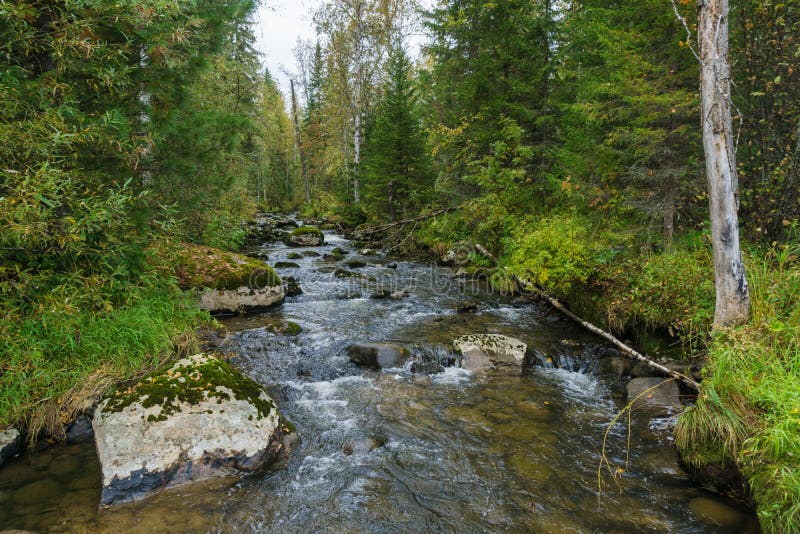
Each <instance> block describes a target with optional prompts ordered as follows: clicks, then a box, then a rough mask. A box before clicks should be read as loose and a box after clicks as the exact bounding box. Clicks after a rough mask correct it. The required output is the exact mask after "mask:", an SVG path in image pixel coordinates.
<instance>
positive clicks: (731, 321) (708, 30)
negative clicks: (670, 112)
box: [698, 0, 750, 327]
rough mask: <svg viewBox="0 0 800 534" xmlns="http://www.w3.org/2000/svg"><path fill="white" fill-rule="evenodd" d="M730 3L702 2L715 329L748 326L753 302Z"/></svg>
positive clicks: (704, 119) (700, 34)
mask: <svg viewBox="0 0 800 534" xmlns="http://www.w3.org/2000/svg"><path fill="white" fill-rule="evenodd" d="M729 10H730V8H729V5H728V0H699V3H698V40H699V44H700V61H701V70H700V92H701V100H702V123H703V149H704V151H705V158H706V177H707V180H708V195H709V205H710V210H711V242H712V245H713V248H714V280H715V284H716V290H717V300H716V309H715V313H714V326H715V327H722V326H731V325H735V324H739V323H742V322H744V321H746V320H747V318H748V315H749V312H750V296H749V292H748V287H747V277H746V276H745V272H744V263H743V261H742V249H741V246H740V244H739V218H738V215H737V211H738V204H739V183H738V176H737V173H736V156H735V154H734V147H733V138H732V128H731V101H730V87H731V80H730V63H729V61H728V13H729Z"/></svg>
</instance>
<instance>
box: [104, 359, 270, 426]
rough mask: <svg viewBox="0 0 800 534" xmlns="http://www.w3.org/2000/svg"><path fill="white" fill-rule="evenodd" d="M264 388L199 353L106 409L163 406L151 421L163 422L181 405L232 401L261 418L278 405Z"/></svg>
mask: <svg viewBox="0 0 800 534" xmlns="http://www.w3.org/2000/svg"><path fill="white" fill-rule="evenodd" d="M263 393H264V390H263V388H262V387H261V386H260V385H258V384H257V383H256V382H254V381H253V380H251V379H249V378H247V377H246V376H244V375H243V374H241V373H240V372H239V371H237V370H235V369H234V368H233V367H231V366H230V365H229V364H227V363H225V362H223V361H220V360H218V359H216V358H214V357H211V356H206V355H203V354H199V355H196V356H193V357H192V358H188V359H185V360H181V361H179V362H178V363H176V364H175V365H173V366H172V367H170V368H169V369H166V370H161V371H157V372H155V373H152V374H150V375H148V376H146V377H144V378H142V379H141V380H139V381H138V382H137V383H136V384H134V385H133V386H131V387H129V388H127V389H124V390H118V391H116V392H115V393H114V394H113V395H111V396H110V397H109V398H108V400H107V402H106V405H105V406H104V407H103V410H104V411H106V412H110V413H116V412H121V411H122V410H124V409H125V408H127V407H128V406H131V405H132V404H135V403H139V404H141V405H142V407H144V408H152V407H160V412H159V413H158V414H157V415H150V416H149V417H148V420H149V421H164V420H166V419H167V418H168V417H169V416H170V415H172V414H174V413H176V412H179V411H180V410H181V408H182V406H184V405H186V404H189V405H197V404H199V403H201V402H204V401H208V400H211V399H217V403H219V404H221V403H222V402H223V401H228V400H231V395H233V398H234V399H236V400H240V401H246V402H248V403H249V404H251V405H252V406H254V407H255V408H256V409H257V410H258V417H259V418H264V417H266V416H268V415H269V414H270V413H271V412H272V410H274V409H275V405H274V404H273V403H272V402H271V401H269V400H267V399H266V398H264V397H262V394H263Z"/></svg>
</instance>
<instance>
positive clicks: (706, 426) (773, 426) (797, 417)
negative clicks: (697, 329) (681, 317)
mask: <svg viewBox="0 0 800 534" xmlns="http://www.w3.org/2000/svg"><path fill="white" fill-rule="evenodd" d="M747 260H748V261H747V265H746V268H747V273H748V277H749V279H750V284H751V286H750V287H751V312H752V317H751V320H750V322H749V323H748V324H746V325H744V326H741V327H737V328H734V329H729V330H725V331H721V332H718V333H717V334H716V335H714V337H713V339H712V341H711V342H710V344H709V356H708V363H707V366H706V369H705V374H706V377H705V380H704V381H703V384H702V391H701V392H700V396H699V397H698V400H697V404H696V405H695V406H694V407H692V408H691V409H690V410H688V411H687V412H686V413H685V414H684V415H683V416H682V417H681V419H680V421H679V423H678V427H677V431H676V441H677V443H678V445H679V447H680V448H681V449H682V451H683V453H684V456H685V458H686V459H687V460H688V461H689V462H691V463H693V464H694V465H695V466H696V467H699V468H704V467H707V466H709V465H713V464H725V463H729V464H732V465H735V466H736V467H737V468H738V469H739V470H740V471H741V473H742V474H743V476H744V477H745V478H746V479H747V481H748V483H749V486H750V490H751V492H752V497H753V499H754V501H755V503H756V506H757V512H758V516H759V520H760V522H761V525H762V528H763V529H764V530H765V531H767V532H798V531H800V244H798V243H797V242H796V241H795V242H789V243H787V244H782V245H778V244H775V245H773V246H772V247H770V248H768V249H764V250H750V251H749V253H748V258H747Z"/></svg>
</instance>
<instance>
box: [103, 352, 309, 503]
mask: <svg viewBox="0 0 800 534" xmlns="http://www.w3.org/2000/svg"><path fill="white" fill-rule="evenodd" d="M92 425H93V427H94V431H95V442H96V445H97V454H98V457H99V459H100V464H101V466H102V473H103V484H102V486H103V489H102V494H101V498H100V503H101V504H102V505H110V504H117V503H121V502H127V501H133V500H137V499H141V498H144V497H147V496H148V495H150V494H151V493H153V492H155V491H157V490H159V489H161V488H164V487H171V486H177V485H181V484H186V483H189V482H194V481H199V480H204V479H208V478H212V477H218V476H229V475H235V474H238V473H241V472H248V471H254V470H258V469H261V468H263V467H265V466H266V465H268V464H270V463H272V462H273V461H275V460H276V459H277V458H279V457H280V455H281V454H282V453H283V452H284V451H285V450H286V449H287V448H288V447H289V445H290V443H291V438H292V437H293V435H292V431H291V430H290V428H289V425H288V423H284V422H283V421H282V419H281V417H280V414H279V413H278V410H277V408H276V407H275V404H274V403H273V401H272V399H271V398H270V397H269V396H268V395H267V394H266V392H265V391H264V390H263V389H262V388H261V387H260V386H259V385H258V384H256V383H255V382H253V381H252V380H250V379H249V378H246V377H244V376H243V375H242V374H241V373H239V372H238V371H236V370H235V369H233V368H232V367H231V366H230V365H228V364H227V363H225V362H222V361H220V360H218V359H216V358H214V357H212V356H208V355H205V354H198V355H195V356H191V357H189V358H184V359H182V360H180V361H178V362H177V363H175V364H174V365H173V366H172V367H170V368H169V369H167V370H165V371H159V372H156V373H154V374H152V375H150V376H148V377H145V378H143V379H142V380H140V381H139V382H138V383H137V384H135V385H134V386H132V387H130V388H128V389H127V390H121V391H118V392H117V393H115V394H114V395H112V396H110V397H108V398H106V399H105V400H104V401H102V402H101V403H100V405H99V406H98V408H97V410H96V411H95V415H94V419H93V421H92Z"/></svg>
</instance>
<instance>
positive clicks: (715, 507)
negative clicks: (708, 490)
mask: <svg viewBox="0 0 800 534" xmlns="http://www.w3.org/2000/svg"><path fill="white" fill-rule="evenodd" d="M689 510H691V511H692V513H693V514H694V515H695V516H697V517H698V518H699V519H702V520H703V521H707V522H709V523H713V524H714V525H716V526H718V527H722V528H726V529H733V528H737V527H741V526H743V525H744V524H745V523H747V522H748V519H749V516H747V515H745V514H743V513H742V512H740V511H739V510H737V509H735V508H733V507H731V506H728V505H727V504H725V503H722V502H720V501H718V500H717V499H711V498H709V497H697V498H696V499H692V500H691V501H690V502H689Z"/></svg>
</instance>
